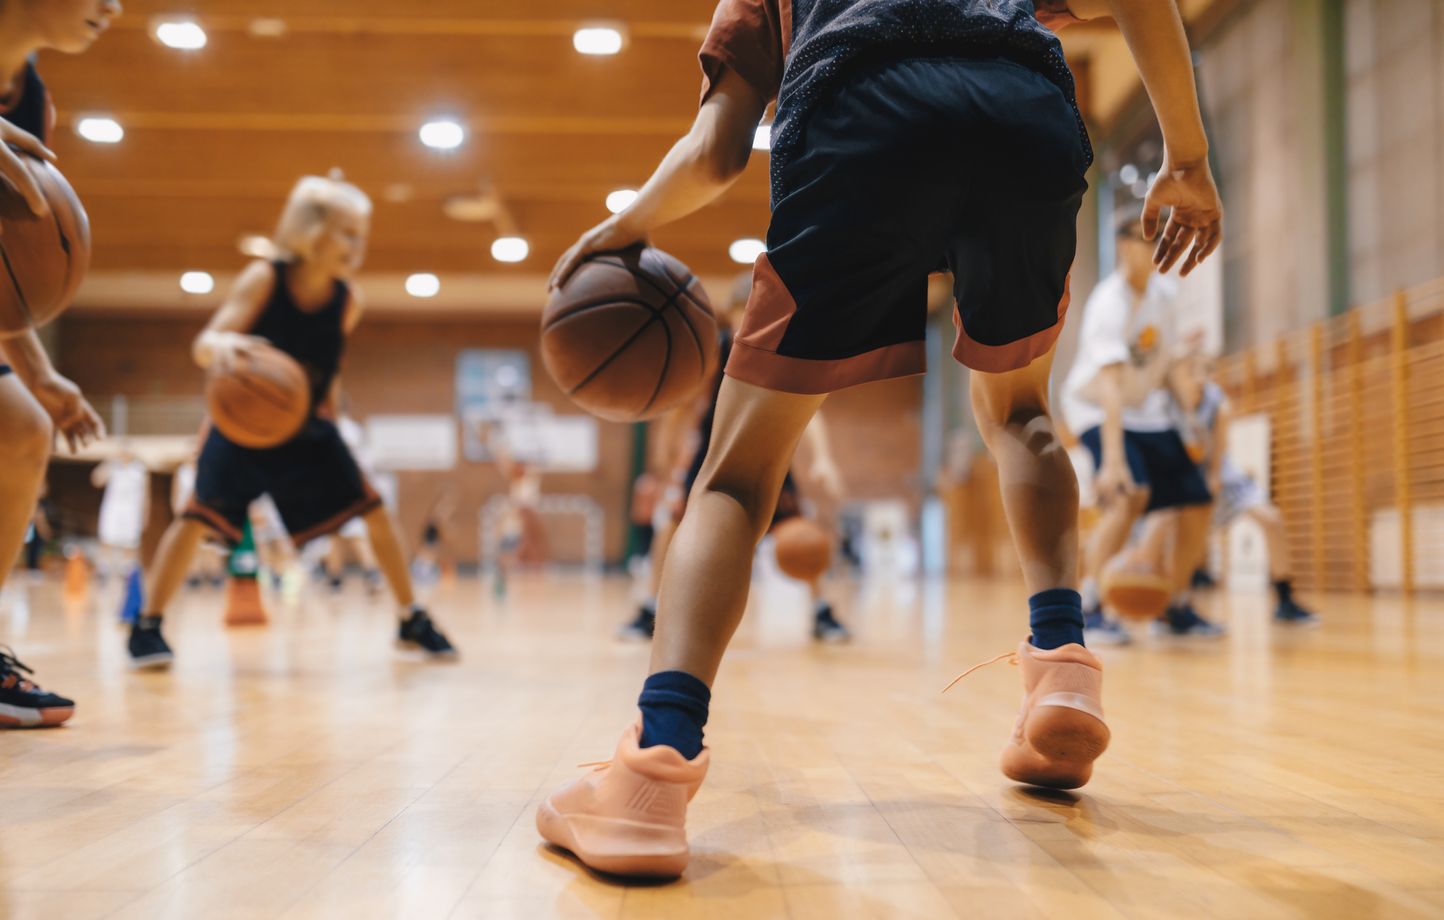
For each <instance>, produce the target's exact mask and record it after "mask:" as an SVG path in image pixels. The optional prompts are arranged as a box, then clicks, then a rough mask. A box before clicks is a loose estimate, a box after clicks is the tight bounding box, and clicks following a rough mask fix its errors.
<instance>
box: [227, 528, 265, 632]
mask: <svg viewBox="0 0 1444 920" xmlns="http://www.w3.org/2000/svg"><path fill="white" fill-rule="evenodd" d="M226 568H227V570H228V571H229V573H230V578H229V579H228V580H227V582H226V625H227V626H264V625H265V624H266V608H265V605H263V604H262V603H261V585H260V582H258V581H257V580H256V574H257V572H258V570H259V569H260V565H259V562H258V561H257V558H256V541H255V538H254V537H253V536H251V523H250V521H247V522H246V526H245V528H244V529H243V530H242V531H241V542H240V543H239V544H238V545H237V546H236V548H235V549H233V550H232V551H231V556H230V560H229V561H228V563H227V566H226Z"/></svg>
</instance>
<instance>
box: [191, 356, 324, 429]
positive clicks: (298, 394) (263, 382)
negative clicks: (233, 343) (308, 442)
mask: <svg viewBox="0 0 1444 920" xmlns="http://www.w3.org/2000/svg"><path fill="white" fill-rule="evenodd" d="M206 404H207V406H208V407H209V410H210V416H211V419H212V420H213V421H214V422H215V423H216V427H217V428H219V429H220V430H221V434H223V435H225V436H226V437H227V438H229V439H230V440H232V441H234V442H235V443H237V444H239V445H241V446H242V447H256V448H264V447H275V446H276V445H278V444H283V443H285V442H286V441H289V440H290V439H291V438H292V437H294V436H295V434H296V432H298V431H300V430H301V426H302V425H303V424H305V422H306V417H307V416H308V415H309V414H310V410H311V388H310V385H309V384H308V383H307V381H306V373H305V371H303V370H301V365H299V364H297V363H296V362H295V360H294V359H292V358H291V357H290V356H289V355H287V354H285V353H284V352H282V351H279V350H278V349H275V348H272V347H270V346H269V345H262V346H258V347H257V348H256V350H255V351H254V352H253V353H252V354H250V355H248V356H245V355H243V356H241V357H240V358H239V361H238V366H236V367H234V368H232V369H231V370H230V371H228V372H225V373H220V372H212V373H211V374H210V375H209V376H208V378H207V380H206Z"/></svg>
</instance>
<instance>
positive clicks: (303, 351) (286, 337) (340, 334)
mask: <svg viewBox="0 0 1444 920" xmlns="http://www.w3.org/2000/svg"><path fill="white" fill-rule="evenodd" d="M271 267H272V268H273V269H274V270H275V274H276V283H275V287H274V288H273V289H272V290H271V297H270V300H268V301H266V306H265V309H263V310H262V311H261V315H260V316H259V317H258V318H257V319H256V322H255V324H254V325H253V326H252V327H251V329H250V333H251V335H258V336H260V337H261V338H263V339H265V340H267V341H268V342H270V343H271V344H272V345H274V346H276V347H277V348H279V349H280V350H281V351H284V352H285V353H286V354H288V355H290V356H291V357H292V358H295V359H296V362H297V363H299V364H300V365H301V369H302V370H304V371H305V372H306V379H307V380H308V381H309V382H310V384H311V412H312V413H313V414H314V413H315V411H316V407H317V406H319V405H320V404H321V402H322V400H324V399H325V398H326V396H327V394H329V393H330V392H331V384H332V382H333V381H334V380H335V379H336V374H337V373H338V372H339V371H340V369H341V358H342V355H343V354H344V353H345V351H346V330H345V320H346V304H347V303H349V302H350V300H351V289H350V287H349V286H347V284H346V282H344V281H340V280H337V281H336V283H335V287H334V288H333V289H332V293H331V299H330V300H328V301H327V302H326V304H325V305H324V306H322V307H321V308H320V309H317V310H302V309H301V308H300V307H298V306H297V305H296V301H295V299H294V298H292V296H291V289H290V286H289V285H288V284H287V278H288V276H289V275H290V272H291V270H292V268H293V266H292V265H291V264H290V263H289V262H284V261H276V262H272V263H271Z"/></svg>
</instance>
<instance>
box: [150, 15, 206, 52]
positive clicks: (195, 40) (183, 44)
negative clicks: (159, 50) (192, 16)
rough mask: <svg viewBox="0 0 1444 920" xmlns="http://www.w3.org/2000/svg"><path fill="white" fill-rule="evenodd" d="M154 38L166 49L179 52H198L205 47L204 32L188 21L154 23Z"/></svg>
mask: <svg viewBox="0 0 1444 920" xmlns="http://www.w3.org/2000/svg"><path fill="white" fill-rule="evenodd" d="M155 38H156V41H158V42H160V43H161V44H162V45H165V46H166V47H167V48H176V49H178V50H180V51H198V50H200V49H201V48H204V47H205V46H206V30H205V29H202V28H201V27H200V24H199V23H195V22H191V21H189V20H169V21H166V22H159V23H156V27H155Z"/></svg>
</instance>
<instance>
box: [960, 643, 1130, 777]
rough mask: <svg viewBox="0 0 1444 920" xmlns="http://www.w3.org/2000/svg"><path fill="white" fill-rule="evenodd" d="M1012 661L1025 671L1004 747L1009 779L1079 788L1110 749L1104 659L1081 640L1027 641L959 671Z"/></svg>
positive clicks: (965, 673)
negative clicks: (1048, 645) (1043, 645)
mask: <svg viewBox="0 0 1444 920" xmlns="http://www.w3.org/2000/svg"><path fill="white" fill-rule="evenodd" d="M1005 658H1006V659H1008V660H1009V662H1010V663H1012V664H1016V665H1019V666H1020V667H1022V669H1023V694H1024V695H1023V711H1022V712H1021V713H1019V714H1018V724H1017V726H1016V727H1015V728H1014V729H1013V737H1012V740H1010V741H1009V742H1008V745H1007V747H1005V748H1003V756H1002V762H1001V766H1002V768H1003V773H1004V774H1005V775H1006V776H1007V777H1008V778H1009V779H1011V780H1015V781H1016V782H1020V783H1026V784H1028V785H1030V786H1048V787H1051V788H1053V789H1077V788H1078V787H1079V786H1082V785H1083V784H1084V783H1087V782H1088V780H1089V778H1090V777H1091V776H1092V775H1093V761H1095V760H1097V759H1098V758H1099V756H1100V755H1102V753H1103V752H1104V751H1105V750H1107V749H1108V739H1109V733H1108V726H1107V725H1106V724H1105V723H1104V721H1103V663H1102V662H1101V661H1099V660H1098V658H1097V656H1095V655H1094V654H1093V653H1092V652H1090V651H1088V650H1087V649H1086V648H1084V647H1083V646H1081V645H1078V644H1077V643H1070V644H1068V645H1065V646H1063V647H1061V648H1055V649H1048V650H1044V649H1040V648H1035V647H1034V646H1033V645H1032V644H1031V643H1030V642H1028V640H1026V639H1024V640H1023V642H1022V644H1021V645H1019V646H1018V650H1017V651H1016V652H1009V653H1008V654H1006V655H999V656H998V657H997V658H994V659H993V660H992V661H986V662H983V664H980V665H975V666H974V667H972V668H969V669H968V670H967V671H964V672H963V673H962V674H961V675H959V676H958V677H957V678H956V679H955V680H954V681H953V683H952V684H948V687H947V688H944V689H945V690H946V689H948V688H951V687H952V686H953V684H956V683H957V682H958V681H959V680H962V679H963V678H964V677H967V676H968V675H969V674H971V673H973V671H976V670H977V669H978V668H981V667H984V666H986V665H989V664H994V663H996V662H999V661H1002V660H1003V659H1005Z"/></svg>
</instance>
